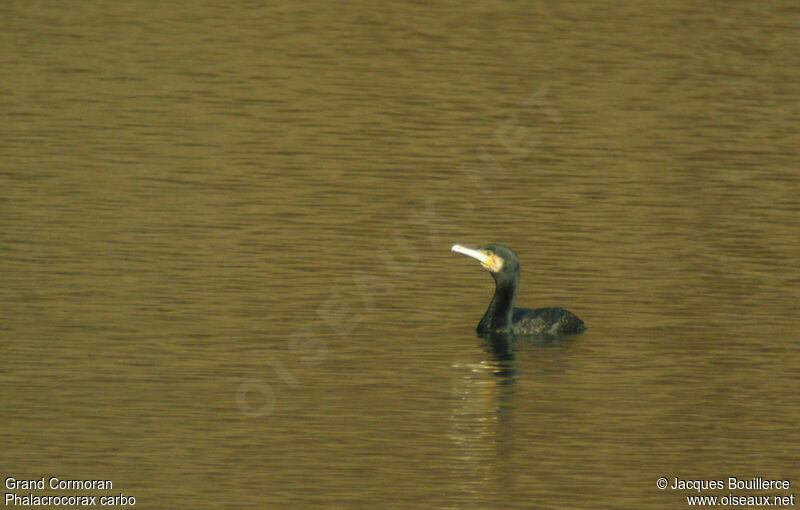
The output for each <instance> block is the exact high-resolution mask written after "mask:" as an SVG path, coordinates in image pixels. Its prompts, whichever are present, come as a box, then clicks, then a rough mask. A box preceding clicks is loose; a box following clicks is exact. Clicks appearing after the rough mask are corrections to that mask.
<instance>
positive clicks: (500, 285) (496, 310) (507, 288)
mask: <svg viewBox="0 0 800 510" xmlns="http://www.w3.org/2000/svg"><path fill="white" fill-rule="evenodd" d="M517 282H518V278H515V279H513V280H510V281H506V280H497V281H496V282H495V289H494V296H492V301H491V302H490V303H489V308H487V309H486V313H485V314H483V318H482V319H481V321H480V322H479V323H478V333H486V332H491V331H510V330H511V326H512V321H511V316H512V313H513V311H514V298H515V297H516V295H517Z"/></svg>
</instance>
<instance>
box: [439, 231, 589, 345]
mask: <svg viewBox="0 0 800 510" xmlns="http://www.w3.org/2000/svg"><path fill="white" fill-rule="evenodd" d="M452 251H454V252H458V253H461V254H464V255H466V256H468V257H472V258H474V259H476V260H477V261H479V262H480V263H481V266H483V267H484V268H485V269H487V270H488V271H489V272H490V273H491V274H492V276H493V277H494V281H495V290H494V296H493V297H492V301H491V302H490V303H489V308H487V309H486V313H485V314H483V318H482V319H481V321H480V322H479V323H478V327H477V331H478V333H479V334H492V333H512V334H515V335H553V336H562V335H571V334H574V333H581V332H582V331H583V330H584V329H586V328H585V327H584V325H583V321H582V320H580V319H579V318H577V317H576V316H575V315H574V314H573V313H572V312H570V311H567V310H564V309H563V308H536V309H530V308H514V298H516V296H517V287H518V286H519V258H518V257H517V254H516V253H514V251H513V250H512V249H511V248H509V247H508V246H503V245H502V244H496V243H489V244H484V245H483V246H479V247H478V248H477V249H473V248H467V247H465V246H461V245H459V244H455V245H453V248H452Z"/></svg>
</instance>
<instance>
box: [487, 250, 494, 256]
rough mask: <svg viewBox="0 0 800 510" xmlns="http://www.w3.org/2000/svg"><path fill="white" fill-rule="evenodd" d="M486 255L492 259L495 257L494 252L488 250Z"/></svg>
mask: <svg viewBox="0 0 800 510" xmlns="http://www.w3.org/2000/svg"><path fill="white" fill-rule="evenodd" d="M486 255H488V256H490V257H494V252H493V251H492V250H487V251H486Z"/></svg>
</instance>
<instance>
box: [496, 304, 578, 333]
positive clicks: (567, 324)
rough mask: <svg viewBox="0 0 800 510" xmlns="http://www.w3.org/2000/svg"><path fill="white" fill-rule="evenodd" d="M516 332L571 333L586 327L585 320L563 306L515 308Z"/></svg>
mask: <svg viewBox="0 0 800 510" xmlns="http://www.w3.org/2000/svg"><path fill="white" fill-rule="evenodd" d="M511 322H512V323H513V330H514V333H517V334H523V335H571V334H574V333H581V332H582V331H584V330H585V329H586V327H585V326H584V325H583V321H582V320H580V319H579V318H578V317H576V316H575V314H573V313H572V312H570V311H568V310H564V309H563V308H536V309H530V308H514V313H513V314H512V316H511Z"/></svg>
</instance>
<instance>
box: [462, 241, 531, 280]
mask: <svg viewBox="0 0 800 510" xmlns="http://www.w3.org/2000/svg"><path fill="white" fill-rule="evenodd" d="M451 250H452V251H454V252H456V253H461V254H462V255H466V256H467V257H472V258H473V259H475V260H477V261H478V262H480V263H481V266H483V268H484V269H486V270H487V271H489V272H490V273H492V276H494V279H495V280H496V281H498V282H499V281H504V280H506V279H514V278H518V277H519V276H518V275H519V258H518V257H517V254H516V253H514V250H512V249H511V248H509V247H508V246H504V245H502V244H497V243H488V244H484V245H481V246H478V247H477V248H467V247H466V246H461V245H460V244H454V245H453V247H452V248H451Z"/></svg>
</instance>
